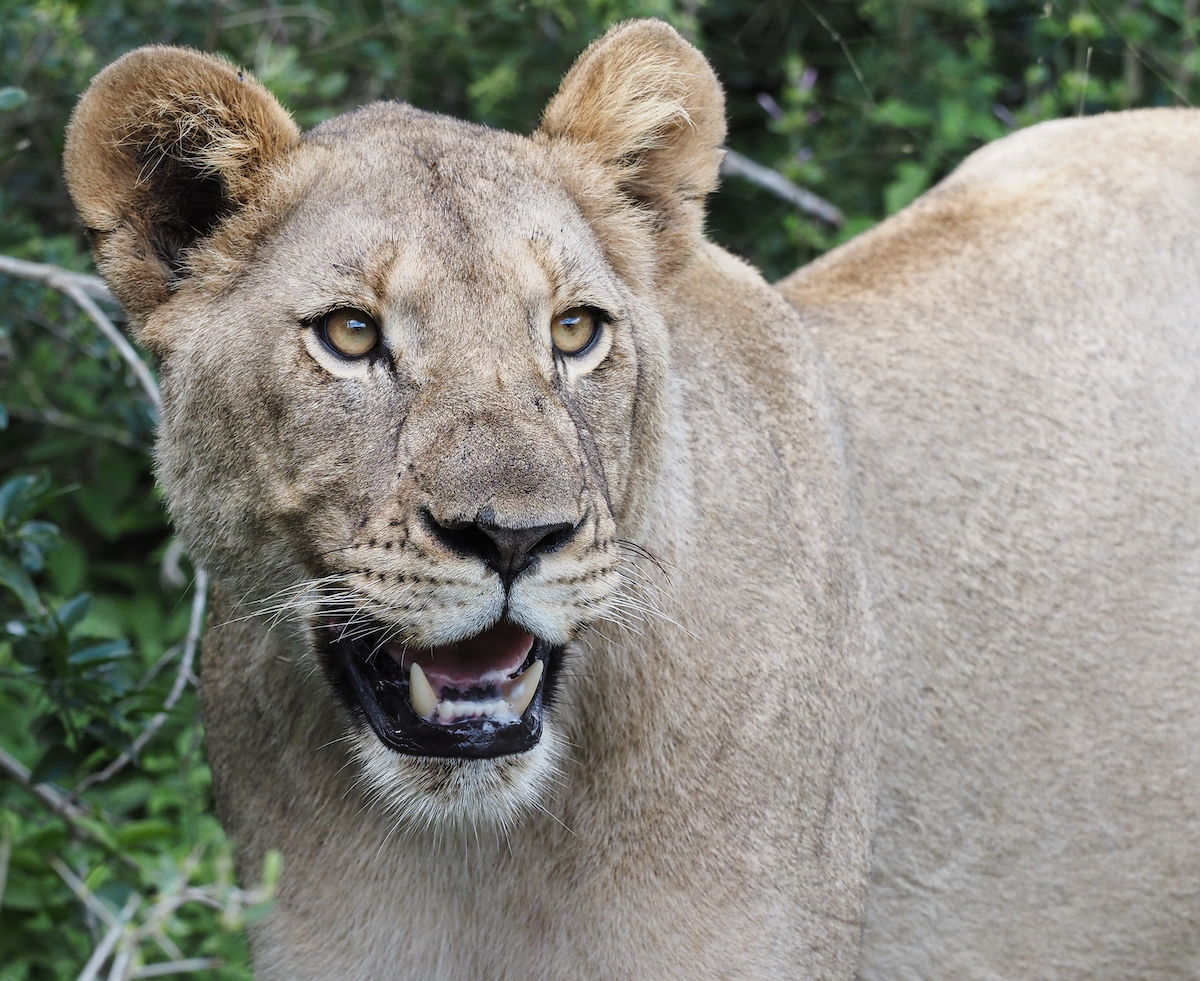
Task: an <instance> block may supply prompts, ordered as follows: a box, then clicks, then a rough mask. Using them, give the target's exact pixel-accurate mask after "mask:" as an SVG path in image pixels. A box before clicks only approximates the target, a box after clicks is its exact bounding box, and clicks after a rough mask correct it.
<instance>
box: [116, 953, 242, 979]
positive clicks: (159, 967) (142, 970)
mask: <svg viewBox="0 0 1200 981" xmlns="http://www.w3.org/2000/svg"><path fill="white" fill-rule="evenodd" d="M221 963H222V962H221V960H220V958H217V957H192V958H190V959H188V960H185V961H165V962H163V963H161V964H147V965H146V966H145V967H139V968H138V969H137V970H136V971H134V972H133V973H132V974H131V975H129V977H130V979H133V978H161V977H164V976H165V975H168V974H188V973H190V972H192V971H211V970H212V969H213V968H215V967H220V966H221Z"/></svg>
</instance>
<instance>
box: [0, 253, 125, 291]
mask: <svg viewBox="0 0 1200 981" xmlns="http://www.w3.org/2000/svg"><path fill="white" fill-rule="evenodd" d="M0 273H6V274H7V275H9V276H16V277H17V278H18V279H32V280H33V281H34V282H37V283H45V284H46V285H47V286H53V287H54V288H55V289H56V290H63V291H64V292H65V291H66V284H67V283H74V284H75V285H77V286H78V287H79V288H80V289H81V290H83V291H84V292H85V293H87V294H88V295H89V296H91V297H92V298H93V299H95V300H102V301H104V302H105V303H116V302H117V298H116V297H115V296H113V295H112V291H111V290H110V289H109V288H108V286H107V285H106V284H105V282H104V280H102V279H101V278H100V277H99V276H89V275H88V274H87V273H77V272H71V270H69V269H63V268H62V266H51V265H47V264H46V263H44V262H27V261H26V260H24V259H14V258H13V257H12V256H9V255H0Z"/></svg>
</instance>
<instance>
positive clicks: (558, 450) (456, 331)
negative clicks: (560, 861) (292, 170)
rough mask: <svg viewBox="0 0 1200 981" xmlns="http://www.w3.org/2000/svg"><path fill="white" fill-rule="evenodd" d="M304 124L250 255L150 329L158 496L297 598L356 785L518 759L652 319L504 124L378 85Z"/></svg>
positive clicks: (608, 524)
mask: <svg viewBox="0 0 1200 981" xmlns="http://www.w3.org/2000/svg"><path fill="white" fill-rule="evenodd" d="M310 141H311V151H310V152H309V153H308V154H307V155H306V156H307V160H305V161H304V170H303V172H302V175H300V176H299V177H297V175H295V174H292V175H290V179H291V180H294V181H297V182H298V183H300V184H301V186H303V187H304V188H305V193H304V194H303V196H302V197H301V198H300V199H299V200H297V201H296V202H295V204H294V205H293V207H292V208H291V209H290V213H289V214H288V217H287V219H286V220H285V221H283V222H282V223H281V224H280V225H279V226H278V228H277V229H276V230H275V231H274V233H273V234H272V235H271V236H270V237H269V239H267V240H266V241H264V242H263V243H262V244H261V245H260V246H259V249H258V256H257V260H256V262H255V267H254V273H253V275H252V276H250V275H247V276H245V277H242V278H240V279H239V280H238V281H237V282H236V283H235V284H234V285H232V286H231V287H230V288H228V289H227V290H225V291H222V292H221V293H219V294H218V295H216V296H215V297H214V299H213V300H212V301H211V302H206V303H204V304H203V305H201V304H199V303H197V304H196V306H195V307H194V309H192V310H189V312H188V315H187V316H186V317H185V318H180V319H179V320H178V321H177V322H176V323H175V324H173V325H172V328H171V329H172V331H173V332H174V335H175V337H176V342H175V344H176V346H175V347H174V348H173V350H172V353H171V355H170V356H169V360H168V364H169V365H170V370H169V373H168V375H167V383H166V387H165V393H166V402H167V411H166V416H165V418H164V424H163V431H162V441H161V446H160V459H161V479H162V482H163V485H164V487H165V488H166V490H167V494H168V498H169V500H170V501H171V502H172V503H171V506H172V513H173V514H174V515H175V517H176V521H177V523H178V525H179V528H180V530H181V532H182V533H183V534H184V535H185V536H186V537H187V538H188V539H189V540H190V541H193V542H196V543H200V544H201V547H202V548H203V549H204V552H205V560H206V561H207V562H208V563H209V564H210V565H211V567H212V568H213V569H214V571H217V572H218V574H219V575H221V576H222V578H223V579H224V580H225V581H227V582H229V583H231V584H232V585H233V586H234V588H235V589H236V590H237V591H238V593H239V595H241V596H242V597H243V598H244V600H245V601H246V602H247V604H248V605H250V606H251V607H252V608H258V609H261V610H263V611H264V612H268V611H269V612H272V613H274V612H277V611H281V610H284V609H286V610H287V612H288V615H293V614H295V615H300V616H302V617H303V618H304V620H305V627H306V631H307V636H308V642H307V650H308V651H309V652H310V653H309V656H311V657H313V658H315V659H316V661H317V662H318V663H319V664H320V666H321V669H322V671H323V672H324V673H325V676H326V677H327V679H328V681H329V684H330V688H331V691H332V692H334V693H336V696H337V697H338V699H339V700H340V701H341V702H342V704H343V705H344V706H345V707H346V709H347V710H348V713H349V718H350V723H349V724H350V725H351V726H352V727H353V728H354V729H355V731H356V742H357V744H358V745H359V747H360V752H361V753H362V754H363V756H364V757H365V758H366V759H368V760H369V761H370V762H371V766H372V768H373V769H374V771H375V772H376V774H377V778H379V774H382V773H386V772H387V771H393V772H394V777H393V778H392V782H394V783H395V784H397V785H402V784H403V785H406V786H407V785H409V784H411V777H412V774H411V772H410V771H412V770H413V769H414V768H419V767H420V766H421V760H423V759H427V758H440V759H442V760H445V759H456V760H468V759H469V760H489V761H490V760H493V759H495V758H497V757H506V758H507V757H512V756H514V755H517V754H525V755H527V756H529V757H530V759H529V761H528V762H526V763H523V764H521V767H520V768H524V767H528V766H533V767H537V766H538V765H539V760H540V757H541V756H542V755H546V754H545V753H544V751H542V750H541V749H540V747H541V746H542V743H543V741H544V740H545V737H546V732H547V729H549V728H552V727H553V723H552V721H551V720H552V711H551V704H552V702H553V699H554V694H555V691H556V689H557V687H558V686H559V684H560V683H561V677H562V675H561V667H562V664H563V661H564V659H565V658H566V657H567V656H568V654H569V652H570V650H571V645H572V642H573V641H575V640H576V639H577V638H578V637H579V636H580V635H581V633H583V632H584V631H585V630H586V629H587V628H588V627H590V626H591V625H593V624H595V623H596V622H597V621H598V620H600V619H603V618H604V617H605V616H607V615H608V614H609V613H610V611H611V609H612V604H613V602H614V597H615V595H616V594H617V592H618V590H619V588H620V583H621V572H620V563H621V547H620V542H619V532H618V527H619V521H620V520H621V519H622V518H623V517H624V516H625V515H626V513H627V512H628V510H629V503H630V496H631V486H630V484H631V477H632V475H631V461H632V460H633V459H634V458H635V457H645V456H646V455H647V454H648V453H650V452H652V450H653V448H652V447H650V446H647V445H645V444H646V440H644V439H643V440H642V441H641V445H639V441H638V439H637V437H636V436H635V434H636V433H637V432H638V425H637V424H638V422H639V419H638V412H639V411H641V412H643V413H644V412H645V411H646V408H647V405H652V404H653V403H654V401H655V400H656V399H657V398H659V393H657V392H655V391H653V390H649V389H648V388H647V384H648V383H649V382H650V381H651V380H653V377H654V372H652V371H648V370H647V369H646V362H647V361H650V360H653V361H656V362H659V363H661V362H662V360H663V349H664V347H665V344H666V337H665V331H664V327H663V325H662V321H661V318H660V317H659V316H658V315H657V313H656V312H655V311H654V309H653V308H652V307H650V306H649V305H647V304H646V303H644V302H642V301H640V300H639V298H638V297H637V296H636V295H635V294H634V292H633V291H632V290H631V289H630V288H629V286H628V285H627V284H626V283H624V282H623V281H622V280H621V278H620V277H619V276H618V275H617V274H616V273H615V272H614V270H613V269H612V268H611V266H610V265H609V264H608V262H607V261H606V259H605V256H604V252H603V249H602V248H601V246H600V244H599V242H598V241H597V240H596V237H595V235H594V233H592V232H591V230H590V229H589V226H588V223H587V221H586V220H585V218H584V217H583V215H582V214H581V212H580V210H579V208H578V207H577V206H576V205H575V204H574V203H573V201H572V200H571V199H570V197H569V196H568V195H567V194H566V192H565V191H564V190H562V189H561V186H559V187H556V186H555V183H554V176H553V172H552V170H551V169H550V167H549V165H548V164H547V162H546V161H544V160H538V158H539V157H544V154H542V153H541V152H540V151H539V150H538V148H536V147H534V146H531V145H529V144H528V142H527V141H522V142H518V141H517V140H515V139H512V138H507V137H504V136H502V135H499V134H492V133H488V132H487V131H479V130H475V129H473V128H469V127H465V126H463V125H462V124H459V123H456V122H453V121H450V120H445V119H441V118H438V117H431V116H428V115H425V114H422V113H418V112H416V111H415V110H411V109H407V108H404V107H399V106H379V107H375V108H372V109H369V110H364V111H361V112H359V113H357V114H355V115H354V116H351V117H349V118H345V119H340V120H337V121H336V124H335V125H333V126H330V127H325V128H322V129H318V130H317V131H315V132H314V133H313V134H312V135H311V137H310ZM531 172H532V175H531ZM347 200H349V201H351V202H353V203H352V204H350V205H347V203H346V202H347ZM247 393H253V397H252V398H248V397H247ZM639 407H640V409H639ZM201 433H209V434H214V435H215V434H219V436H217V438H212V437H211V436H209V437H208V438H204V437H202V436H201V435H200V434H201ZM201 439H203V441H204V446H205V449H204V456H205V458H206V459H205V465H204V467H203V468H198V467H197V466H195V464H194V457H195V449H196V445H197V442H199V441H200V440H201ZM234 501H236V502H237V506H236V508H235V509H234V510H235V512H236V514H237V521H238V525H237V527H236V529H230V528H229V523H230V503H231V502H234ZM247 539H250V540H253V541H254V542H255V543H256V547H255V548H254V549H253V551H254V552H255V553H256V555H257V557H256V559H255V560H254V561H252V562H250V563H247V561H246V559H247V555H246V552H247V549H246V542H247ZM226 542H228V543H229V544H228V545H224V543H226ZM206 545H207V546H208V547H207V548H205V546H206ZM497 766H499V767H500V768H501V769H512V761H511V760H510V761H509V762H508V763H501V764H492V767H491V769H492V770H494V769H496V767H497ZM437 772H439V773H448V772H450V771H449V770H448V769H447V768H446V766H445V765H444V764H439V765H438V766H437ZM473 772H477V773H480V774H484V773H487V772H489V769H488V767H487V766H485V765H482V764H475V766H474V771H473ZM459 779H461V777H459Z"/></svg>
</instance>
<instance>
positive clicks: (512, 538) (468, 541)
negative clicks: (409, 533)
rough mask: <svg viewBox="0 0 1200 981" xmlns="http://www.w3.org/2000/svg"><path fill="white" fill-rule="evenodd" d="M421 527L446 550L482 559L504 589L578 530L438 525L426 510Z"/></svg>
mask: <svg viewBox="0 0 1200 981" xmlns="http://www.w3.org/2000/svg"><path fill="white" fill-rule="evenodd" d="M425 524H426V526H427V527H428V528H429V531H430V533H431V534H432V535H433V536H434V538H436V539H437V540H438V541H439V542H441V544H442V545H444V546H445V547H446V548H448V549H449V550H450V551H452V552H457V553H458V554H459V555H463V556H467V557H470V558H477V559H482V560H483V562H484V563H485V564H486V565H487V566H488V567H489V568H491V569H494V570H495V571H496V573H497V575H499V576H500V578H501V580H503V582H504V585H505V586H511V585H512V583H513V580H514V579H516V578H517V576H519V575H520V574H521V573H522V572H524V571H525V570H526V569H528V568H529V566H531V565H532V564H533V562H534V560H535V559H536V558H538V556H540V555H545V554H546V553H547V552H553V551H554V550H555V549H557V548H561V547H562V546H563V545H565V544H566V543H567V542H569V541H570V540H571V539H572V538H573V537H574V535H575V529H576V528H577V527H578V525H573V524H570V523H567V522H564V523H562V524H554V525H534V526H532V527H529V528H510V527H507V526H505V525H499V524H496V523H495V522H492V521H485V520H483V519H476V520H475V521H463V522H452V523H448V524H442V523H441V522H439V521H438V520H437V519H436V518H434V516H433V515H432V514H430V513H429V512H428V511H427V512H426V513H425Z"/></svg>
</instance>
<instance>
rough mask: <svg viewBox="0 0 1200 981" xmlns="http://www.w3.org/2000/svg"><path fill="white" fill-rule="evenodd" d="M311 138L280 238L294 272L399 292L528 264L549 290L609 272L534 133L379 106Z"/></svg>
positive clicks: (469, 281) (476, 279)
mask: <svg viewBox="0 0 1200 981" xmlns="http://www.w3.org/2000/svg"><path fill="white" fill-rule="evenodd" d="M306 143H307V144H308V149H307V152H306V153H305V158H306V173H305V177H304V180H303V182H302V191H301V192H300V194H299V196H298V199H297V201H296V202H295V206H294V208H293V210H292V213H291V215H290V216H289V218H288V220H287V222H286V223H285V224H286V228H285V230H284V234H282V235H281V236H280V240H281V242H286V243H290V247H288V248H285V251H286V252H287V253H290V254H288V255H287V257H286V258H287V262H288V263H289V265H290V267H291V268H292V269H293V270H294V271H295V272H296V273H297V274H302V275H304V276H317V277H318V278H320V277H322V276H323V275H324V274H325V273H326V272H333V273H337V274H340V275H343V276H345V275H353V276H362V277H366V278H368V279H373V280H375V282H374V283H372V284H370V285H372V286H374V288H376V289H377V290H382V291H386V292H393V291H394V290H395V289H397V288H400V289H402V290H403V291H404V292H406V293H409V292H420V291H421V288H422V287H434V286H439V285H440V286H443V287H444V285H445V284H446V282H447V281H448V280H449V281H454V282H456V283H457V284H459V285H460V286H461V287H467V288H470V287H471V286H472V285H473V284H480V283H481V282H483V281H485V280H487V281H491V282H492V283H493V285H494V281H497V280H499V281H506V280H507V281H509V282H511V283H519V282H522V281H524V280H527V278H528V274H529V273H530V272H531V271H535V270H536V271H538V272H539V273H540V275H541V276H545V277H546V278H547V279H548V280H549V283H548V285H549V286H550V287H551V288H554V287H556V286H558V285H559V281H562V282H569V281H571V280H577V279H585V280H588V279H590V280H593V281H597V280H599V281H603V280H605V279H607V278H608V276H607V272H608V270H607V264H606V263H605V262H604V261H603V258H602V253H601V250H600V248H599V246H598V245H597V243H596V241H595V239H594V237H593V236H592V234H591V232H590V229H589V228H588V224H587V222H586V221H585V220H584V218H583V216H582V215H581V214H580V212H579V209H578V208H577V206H576V205H575V203H574V201H573V200H572V199H571V198H570V196H569V195H568V194H567V193H566V191H565V190H564V189H563V187H562V185H561V183H560V182H559V180H558V179H557V178H556V175H555V172H554V170H553V168H552V166H551V165H550V163H549V162H548V161H547V160H546V158H545V155H544V154H543V152H542V150H541V148H540V147H539V146H538V145H537V144H535V143H534V142H533V141H532V140H529V139H526V138H524V137H520V136H515V135H513V134H509V133H504V132H499V131H495V130H490V129H487V128H485V127H481V126H475V125H472V124H469V123H464V122H462V121H460V120H455V119H450V118H447V117H444V116H437V115H434V114H431V113H424V112H421V111H419V110H416V109H413V108H411V107H409V106H404V105H400V104H395V103H381V104H377V105H374V106H369V107H367V108H365V109H362V110H359V111H358V112H355V113H351V114H348V115H346V116H341V117H337V118H336V119H333V120H330V121H329V122H327V123H324V124H322V125H321V126H319V127H317V128H316V129H315V130H313V131H312V132H311V133H310V134H309V135H308V137H307V138H306ZM539 278H540V277H539ZM397 280H399V281H397ZM597 285H599V283H597Z"/></svg>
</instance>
